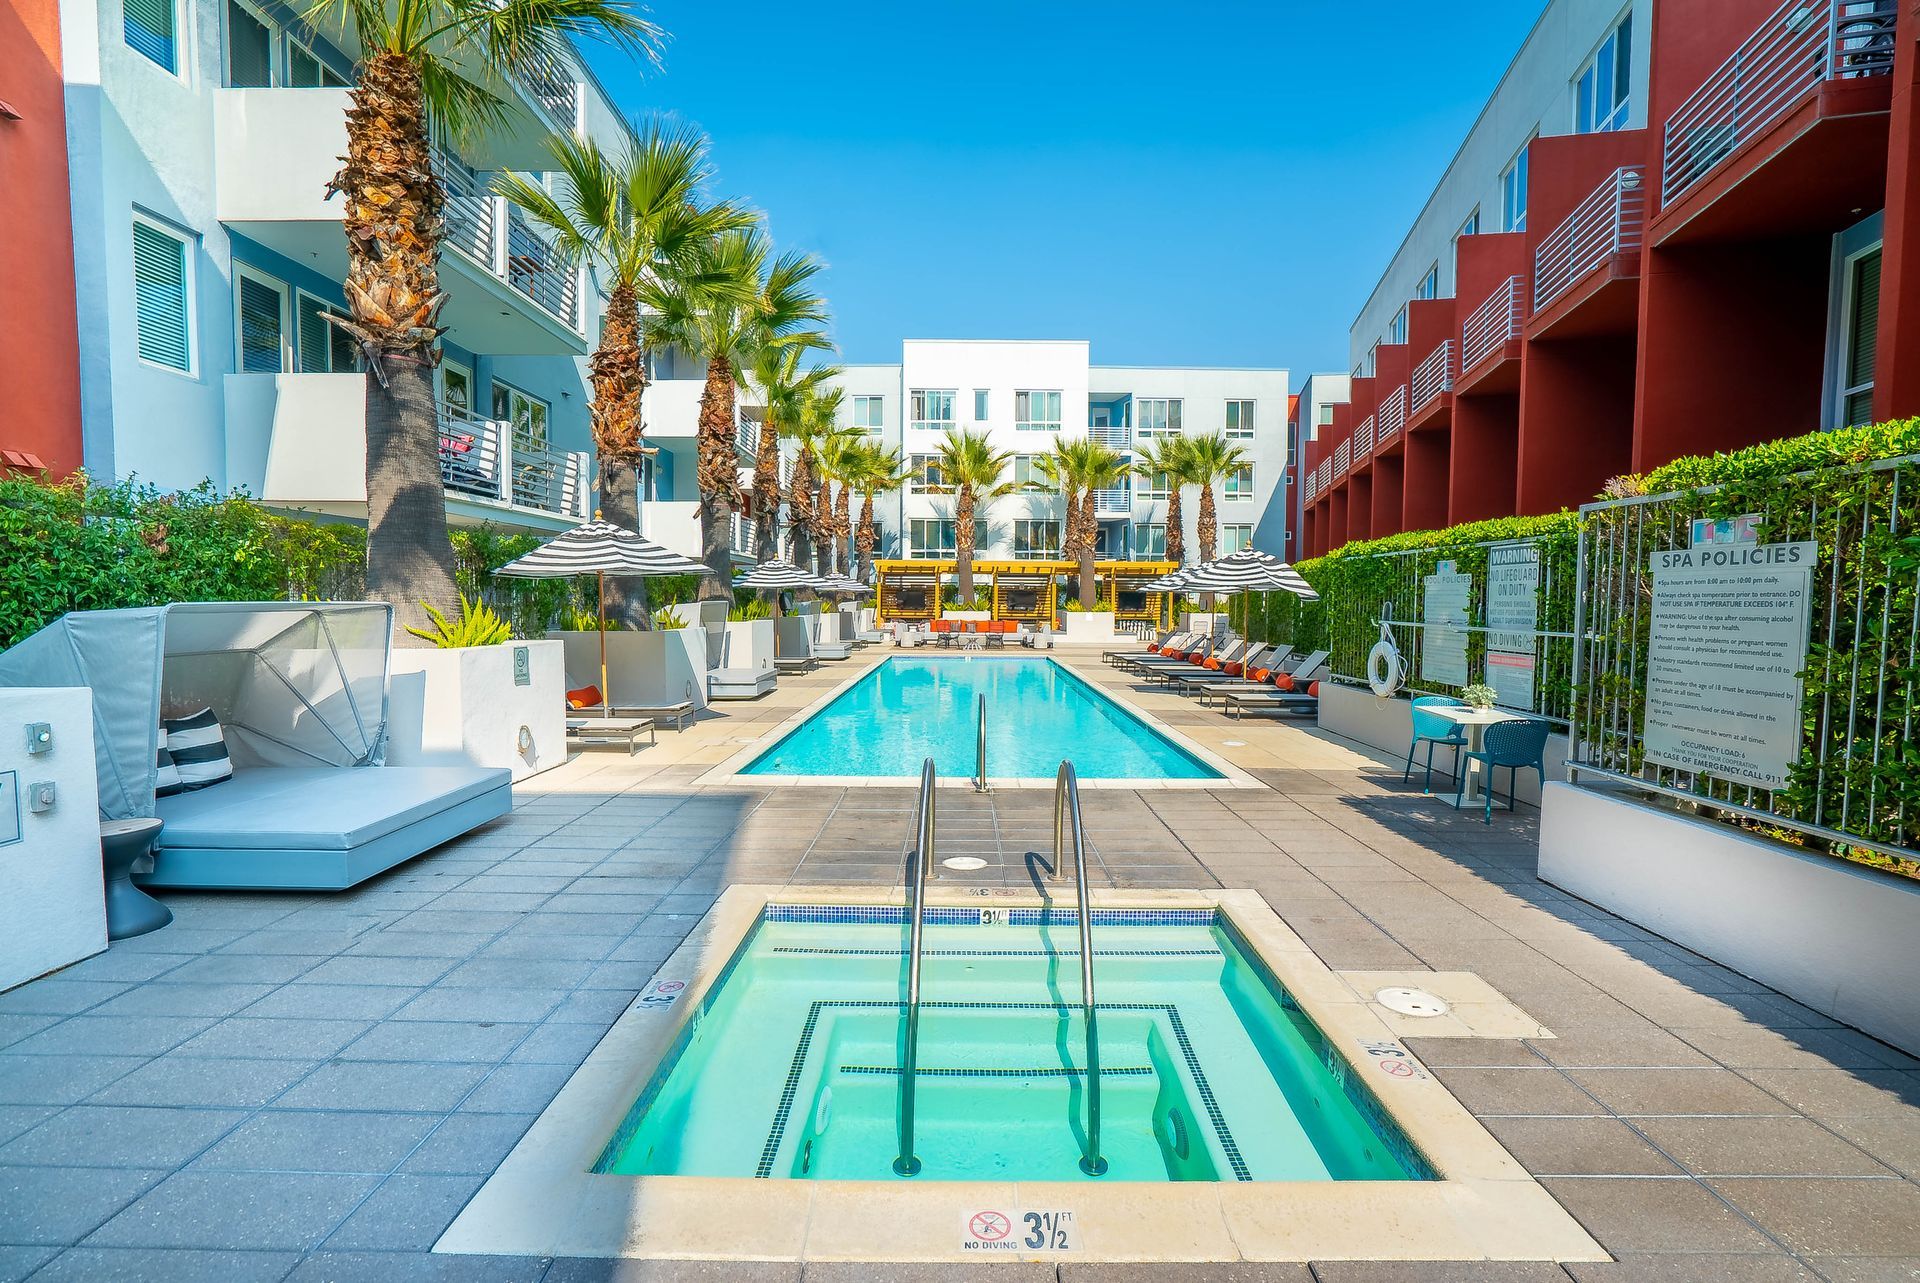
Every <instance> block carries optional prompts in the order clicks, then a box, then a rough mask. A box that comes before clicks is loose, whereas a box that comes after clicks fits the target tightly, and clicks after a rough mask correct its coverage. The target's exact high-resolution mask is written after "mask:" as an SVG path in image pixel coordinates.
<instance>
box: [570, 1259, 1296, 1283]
mask: <svg viewBox="0 0 1920 1283" xmlns="http://www.w3.org/2000/svg"><path fill="white" fill-rule="evenodd" d="M964 1268H965V1270H966V1277H967V1279H968V1281H969V1283H975V1281H977V1280H986V1279H990V1280H994V1283H1052V1280H1053V1279H1054V1278H1055V1273H1054V1267H1053V1266H1052V1265H1050V1264H1044V1263H1041V1262H1038V1261H1017V1262H1016V1261H1006V1262H1001V1261H994V1262H991V1263H989V1262H979V1263H970V1264H968V1265H966V1266H965V1267H964ZM952 1269H953V1267H952V1266H950V1265H948V1266H940V1265H905V1264H900V1263H897V1262H872V1261H809V1262H807V1266H806V1270H805V1271H804V1273H803V1274H802V1275H801V1277H802V1278H803V1279H806V1280H808V1281H809V1283H944V1279H945V1278H946V1276H947V1275H948V1274H949V1272H950V1271H951V1270H952ZM588 1277H589V1278H591V1277H592V1276H591V1275H589V1276H588ZM668 1277H672V1276H671V1275H669V1276H668ZM696 1277H698V1276H696ZM720 1277H723V1278H724V1277H725V1276H724V1275H722V1276H720ZM1283 1277H1284V1276H1283ZM641 1278H642V1279H645V1278H646V1276H645V1275H642V1276H641Z"/></svg>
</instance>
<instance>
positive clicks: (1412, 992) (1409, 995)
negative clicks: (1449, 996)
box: [1373, 985, 1451, 1016]
mask: <svg viewBox="0 0 1920 1283" xmlns="http://www.w3.org/2000/svg"><path fill="white" fill-rule="evenodd" d="M1373 998H1374V1001H1375V1002H1378V1003H1379V1004H1380V1005H1381V1006H1383V1007H1385V1008H1386V1009H1387V1010H1388V1011H1392V1012H1397V1013H1398V1014H1400V1015H1402V1016H1444V1015H1446V1014H1447V1012H1448V1011H1449V1010H1451V1009H1450V1008H1449V1007H1448V1006H1447V1004H1446V1000H1445V999H1443V998H1440V997H1438V996H1436V995H1434V994H1430V993H1428V992H1427V991H1426V990H1425V989H1408V988H1404V987H1402V986H1399V985H1395V986H1393V987H1390V988H1387V989H1382V990H1380V991H1379V992H1377V993H1375V994H1374V995H1373Z"/></svg>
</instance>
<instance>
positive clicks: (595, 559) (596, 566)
mask: <svg viewBox="0 0 1920 1283" xmlns="http://www.w3.org/2000/svg"><path fill="white" fill-rule="evenodd" d="M493 573H494V574H496V575H513V576H516V577H518V578H521V579H564V578H567V577H569V576H572V575H710V574H712V573H713V569H712V567H710V566H708V565H707V564H706V563H705V562H699V561H695V560H693V559H692V558H691V557H683V556H681V555H680V554H679V553H677V552H674V551H672V550H671V549H668V548H662V547H661V546H660V545H659V544H657V543H655V542H653V540H651V539H648V538H646V537H645V536H643V535H637V534H635V533H634V532H633V531H631V530H628V529H626V528H625V527H622V526H616V525H614V524H613V523H612V522H611V521H601V520H599V519H598V518H596V519H595V520H593V521H589V522H587V523H586V524H585V525H584V526H575V527H574V528H573V529H571V530H569V531H567V532H566V533H565V534H563V535H560V536H558V537H557V538H555V539H554V540H553V541H552V542H550V543H545V544H542V545H540V546H539V547H538V548H535V549H534V550H533V551H532V552H530V553H528V554H527V555H526V556H524V557H517V558H515V559H514V560H512V561H510V562H508V563H507V564H506V565H504V566H502V567H500V569H498V570H496V571H494V572H493Z"/></svg>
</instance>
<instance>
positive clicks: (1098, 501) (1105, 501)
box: [1093, 486, 1133, 517]
mask: <svg viewBox="0 0 1920 1283" xmlns="http://www.w3.org/2000/svg"><path fill="white" fill-rule="evenodd" d="M1093 515H1094V516H1095V517H1131V516H1132V515H1133V487H1132V486H1111V487H1109V488H1107V489H1105V490H1096V491H1094V492H1093Z"/></svg>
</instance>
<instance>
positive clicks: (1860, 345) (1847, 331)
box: [1840, 245, 1880, 428]
mask: <svg viewBox="0 0 1920 1283" xmlns="http://www.w3.org/2000/svg"><path fill="white" fill-rule="evenodd" d="M1845 272H1846V275H1845V276H1844V277H1843V279H1842V283H1841V291H1842V293H1841V312H1840V315H1841V324H1842V327H1843V328H1842V329H1841V331H1840V426H1841V427H1843V428H1850V427H1854V426H1856V425H1858V424H1862V423H1871V422H1872V421H1873V370H1874V364H1875V358H1876V357H1877V356H1878V352H1877V348H1878V346H1879V338H1880V247H1879V246H1878V245H1876V246H1874V247H1873V248H1872V249H1870V250H1867V251H1866V252H1865V253H1862V254H1856V255H1855V256H1854V257H1852V258H1850V259H1848V260H1847V263H1846V268H1845Z"/></svg>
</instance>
